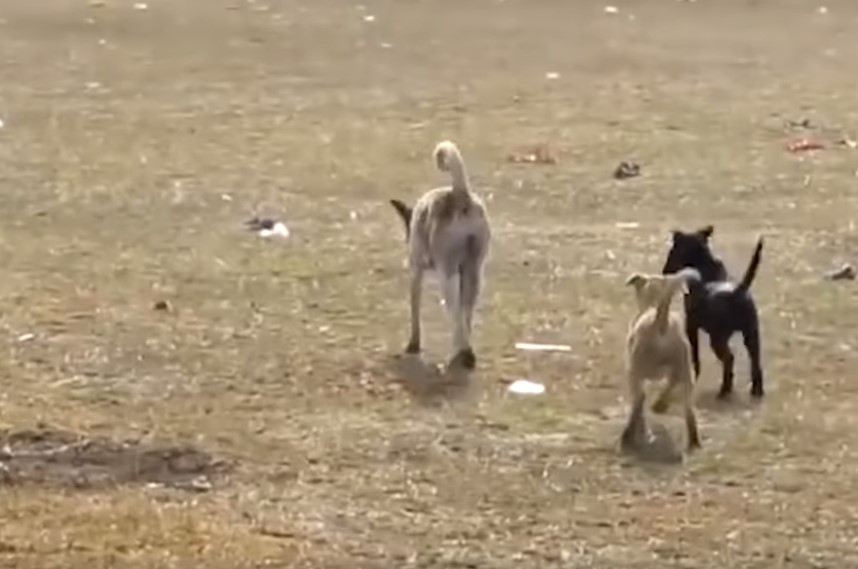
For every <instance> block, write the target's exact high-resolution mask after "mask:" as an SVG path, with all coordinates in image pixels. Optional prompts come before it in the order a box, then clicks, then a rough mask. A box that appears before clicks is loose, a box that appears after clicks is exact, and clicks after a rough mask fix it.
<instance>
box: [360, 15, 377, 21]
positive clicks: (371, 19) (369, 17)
mask: <svg viewBox="0 0 858 569" xmlns="http://www.w3.org/2000/svg"><path fill="white" fill-rule="evenodd" d="M363 21H364V22H374V21H375V16H373V15H372V14H367V15H366V16H364V17H363Z"/></svg>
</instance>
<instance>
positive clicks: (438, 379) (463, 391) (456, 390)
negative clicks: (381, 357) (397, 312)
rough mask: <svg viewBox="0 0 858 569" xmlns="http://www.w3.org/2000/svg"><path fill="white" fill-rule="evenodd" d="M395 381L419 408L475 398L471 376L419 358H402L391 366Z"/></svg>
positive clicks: (405, 355) (411, 356) (409, 356)
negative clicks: (473, 396)
mask: <svg viewBox="0 0 858 569" xmlns="http://www.w3.org/2000/svg"><path fill="white" fill-rule="evenodd" d="M391 367H392V368H393V373H394V375H395V381H396V382H397V383H399V384H401V385H402V386H403V388H404V389H405V391H406V392H407V393H408V394H409V395H410V396H411V397H412V398H413V399H414V400H415V401H416V402H417V403H419V404H421V405H425V406H427V407H436V406H438V405H441V404H442V403H445V402H451V401H457V400H461V399H466V398H468V396H469V395H470V394H471V392H472V390H471V387H472V385H473V381H472V379H471V372H469V371H468V370H466V369H463V368H461V367H457V366H441V365H439V364H435V363H432V362H428V361H425V360H423V358H422V357H421V356H420V355H417V354H413V355H412V354H399V355H396V356H394V357H393V359H392V362H391Z"/></svg>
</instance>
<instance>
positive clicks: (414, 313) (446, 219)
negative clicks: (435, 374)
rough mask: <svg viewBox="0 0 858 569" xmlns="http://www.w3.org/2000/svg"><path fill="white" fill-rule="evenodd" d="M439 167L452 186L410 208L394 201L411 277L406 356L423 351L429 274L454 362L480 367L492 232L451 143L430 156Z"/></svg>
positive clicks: (462, 161) (429, 193) (481, 205)
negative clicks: (477, 316)
mask: <svg viewBox="0 0 858 569" xmlns="http://www.w3.org/2000/svg"><path fill="white" fill-rule="evenodd" d="M432 156H433V158H434V161H435V165H436V166H437V168H438V169H439V170H440V171H442V172H449V173H450V177H451V184H450V185H449V186H444V187H440V188H435V189H433V190H429V191H428V192H426V193H425V194H424V195H423V196H422V197H421V198H420V199H419V200H417V203H416V204H415V206H414V208H413V209H412V208H410V207H408V206H407V205H405V204H404V203H402V202H401V201H399V200H391V203H392V204H393V207H395V208H396V211H397V212H399V215H400V217H401V218H402V221H403V222H404V224H405V230H406V236H407V239H408V266H409V271H410V273H411V289H410V302H411V337H410V339H409V341H408V346H407V347H406V352H408V353H417V352H419V351H420V341H421V337H420V304H421V293H422V290H423V278H424V275H425V273H426V271H427V270H434V271H436V272H437V274H438V277H439V281H440V283H441V287H442V293H443V297H444V303H445V305H446V307H447V311H448V313H449V315H450V319H451V321H452V328H453V354H454V355H453V358H452V360H451V362H450V363H451V364H453V363H458V364H461V365H462V366H463V367H465V368H468V369H473V367H474V366H475V365H476V356H475V355H474V351H473V348H472V347H471V331H472V327H473V318H474V309H475V308H476V305H477V299H478V297H479V295H480V290H481V288H482V281H483V265H484V264H485V261H486V257H487V256H488V252H489V241H490V240H491V229H490V225H489V217H488V214H487V212H486V207H485V205H484V204H483V202H482V200H481V199H480V198H479V197H477V195H476V194H474V193H473V192H472V191H471V187H470V182H469V181H468V174H467V170H466V169H465V162H464V160H463V159H462V155H461V153H460V152H459V149H458V148H457V147H456V145H455V144H453V143H452V142H450V141H444V142H440V143H439V144H438V145H437V146H436V147H435V151H434V152H433V154H432Z"/></svg>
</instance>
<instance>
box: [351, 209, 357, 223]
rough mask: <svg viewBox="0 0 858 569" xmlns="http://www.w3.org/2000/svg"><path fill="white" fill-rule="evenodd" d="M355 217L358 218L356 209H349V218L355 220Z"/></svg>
mask: <svg viewBox="0 0 858 569" xmlns="http://www.w3.org/2000/svg"><path fill="white" fill-rule="evenodd" d="M357 218H358V214H357V212H356V211H350V212H349V219H351V220H352V221H355V220H356V219H357Z"/></svg>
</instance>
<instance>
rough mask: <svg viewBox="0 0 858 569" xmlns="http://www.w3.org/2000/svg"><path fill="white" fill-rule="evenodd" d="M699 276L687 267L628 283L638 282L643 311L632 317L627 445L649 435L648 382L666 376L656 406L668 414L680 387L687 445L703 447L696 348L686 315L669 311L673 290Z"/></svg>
mask: <svg viewBox="0 0 858 569" xmlns="http://www.w3.org/2000/svg"><path fill="white" fill-rule="evenodd" d="M695 279H699V275H698V274H697V272H696V271H694V270H693V269H684V270H683V271H680V272H678V273H675V274H672V275H646V274H641V273H635V274H633V275H631V276H630V277H629V278H628V279H627V280H626V284H627V285H632V286H634V287H635V298H636V300H637V304H638V314H637V316H635V318H634V319H633V320H632V322H631V325H630V327H629V334H628V339H627V343H626V356H627V366H628V370H627V371H628V381H629V391H630V395H631V399H632V401H631V414H630V416H629V422H628V424H627V426H626V428H625V430H624V431H623V436H622V445H623V447H624V448H630V447H634V446H636V445H637V444H638V443H639V442H641V441H640V440H639V437H640V436H641V435H644V436H645V437H646V438H647V440H648V439H649V437H650V432H649V428H648V427H647V426H646V421H645V419H644V397H645V394H644V383H645V382H646V381H647V380H657V379H661V378H662V377H665V376H667V381H668V383H667V385H666V386H665V388H664V390H663V391H662V392H661V394H660V395H659V397H658V399H657V400H656V402H655V404H654V405H653V407H652V409H653V411H654V412H656V413H663V412H665V411H666V410H667V407H668V405H669V404H670V394H671V392H672V391H673V389H674V388H675V387H677V386H679V387H680V388H681V389H682V397H683V403H684V405H685V425H686V429H687V431H688V448H689V450H692V449H695V448H697V447H699V446H700V435H699V433H698V431H697V418H696V416H695V413H694V375H693V373H692V371H691V370H692V365H691V348H690V346H689V344H688V339H687V337H686V335H685V327H684V324H683V322H682V320H681V318H680V317H679V316H677V315H675V314H671V312H670V303H671V301H672V300H673V297H674V295H676V293H677V292H678V291H680V290H685V289H686V282H687V281H688V280H695Z"/></svg>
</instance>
